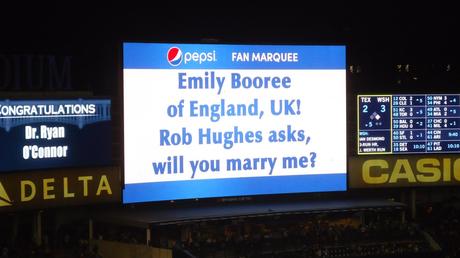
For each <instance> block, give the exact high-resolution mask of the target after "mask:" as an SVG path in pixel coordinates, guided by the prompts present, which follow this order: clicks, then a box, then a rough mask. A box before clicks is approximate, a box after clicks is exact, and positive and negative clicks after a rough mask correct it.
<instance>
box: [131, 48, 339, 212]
mask: <svg viewBox="0 0 460 258" xmlns="http://www.w3.org/2000/svg"><path fill="white" fill-rule="evenodd" d="M345 63H346V61H345V47H344V46H299V45H215V44H212V45H211V44H207V45H204V44H164V43H162V44H158V43H124V44H123V99H124V103H123V107H124V108H123V111H124V175H125V178H124V181H125V189H124V192H123V201H124V203H132V202H147V201H164V200H176V199H191V198H209V197H224V196H242V195H244V196H247V195H259V194H287V193H304V192H324V191H342V190H346V169H347V166H346V158H347V156H346V78H345V77H346V75H345V74H346V72H345V66H346V64H345Z"/></svg>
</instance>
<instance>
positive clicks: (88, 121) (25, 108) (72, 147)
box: [0, 99, 112, 172]
mask: <svg viewBox="0 0 460 258" xmlns="http://www.w3.org/2000/svg"><path fill="white" fill-rule="evenodd" d="M110 106H111V104H110V100H107V99H98V100H83V99H78V100H5V101H0V142H1V144H0V157H1V162H0V172H5V171H15V170H33V169H46V168H59V167H81V166H90V165H109V164H111V156H112V155H111V124H110V120H111V111H110V109H111V107H110Z"/></svg>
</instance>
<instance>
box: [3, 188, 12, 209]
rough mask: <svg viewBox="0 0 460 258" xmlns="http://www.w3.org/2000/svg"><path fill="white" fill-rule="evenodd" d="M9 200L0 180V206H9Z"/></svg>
mask: <svg viewBox="0 0 460 258" xmlns="http://www.w3.org/2000/svg"><path fill="white" fill-rule="evenodd" d="M11 205H12V204H11V200H10V197H9V196H8V194H7V193H6V191H5V188H4V187H3V185H2V182H0V207H4V206H11Z"/></svg>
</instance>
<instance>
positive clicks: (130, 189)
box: [123, 173, 347, 203]
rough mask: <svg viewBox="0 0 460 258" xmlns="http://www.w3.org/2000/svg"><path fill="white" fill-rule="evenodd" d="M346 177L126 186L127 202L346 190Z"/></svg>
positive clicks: (307, 177) (290, 177)
mask: <svg viewBox="0 0 460 258" xmlns="http://www.w3.org/2000/svg"><path fill="white" fill-rule="evenodd" d="M346 181H347V180H346V174H345V173H343V174H323V175H308V176H281V177H250V178H228V179H209V180H197V181H194V182H193V183H192V182H189V181H172V182H158V183H140V184H128V185H125V189H124V191H123V202H124V203H135V202H148V201H167V200H180V199H191V198H209V197H225V196H245V195H261V194H280V193H283V194H289V193H304V192H329V191H344V190H346Z"/></svg>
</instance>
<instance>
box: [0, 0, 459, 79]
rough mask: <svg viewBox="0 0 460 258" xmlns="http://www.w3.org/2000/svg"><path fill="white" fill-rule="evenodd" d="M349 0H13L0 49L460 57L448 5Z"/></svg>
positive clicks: (378, 62) (370, 62)
mask: <svg viewBox="0 0 460 258" xmlns="http://www.w3.org/2000/svg"><path fill="white" fill-rule="evenodd" d="M92 2H96V1H92ZM350 2H351V1H341V2H334V1H321V3H317V2H310V1H305V2H301V3H296V4H293V3H288V2H286V3H285V4H283V3H281V4H280V3H279V2H278V3H277V4H272V5H270V6H267V3H263V2H262V3H259V5H258V6H256V5H255V4H252V6H250V7H247V3H238V2H228V1H227V2H219V3H214V5H215V6H214V8H212V9H210V8H208V7H209V6H207V7H206V8H201V7H197V6H196V5H195V6H185V5H184V4H183V3H179V2H177V3H175V2H174V3H172V4H169V5H168V6H162V7H159V6H155V2H153V1H149V2H140V1H126V2H124V3H119V2H118V1H112V2H108V3H106V4H105V5H104V4H102V3H97V2H96V3H91V2H90V1H87V2H85V1H78V2H77V1H33V2H32V3H31V2H28V1H14V3H10V4H7V5H6V4H3V6H2V7H3V8H0V35H1V37H0V38H1V40H0V53H7V54H8V53H34V52H36V53H51V54H57V55H59V54H62V55H72V56H81V57H83V59H88V58H87V57H93V62H96V64H94V66H96V65H98V66H99V67H108V66H107V65H106V63H114V62H115V60H110V58H112V57H111V56H114V53H116V48H117V45H119V44H120V42H122V41H123V40H131V41H137V40H138V41H165V42H168V41H173V42H186V43H195V42H200V41H201V40H202V39H206V38H213V39H218V40H219V41H218V42H221V43H274V44H279V43H282V44H345V45H346V46H347V56H348V61H347V63H348V64H350V65H352V64H361V65H363V67H366V69H367V70H368V71H369V70H371V72H372V73H374V71H380V70H381V68H380V67H381V66H387V67H389V66H394V64H407V63H412V64H423V65H430V64H447V63H450V64H457V63H459V62H458V58H457V56H460V55H459V50H458V49H459V48H458V46H459V45H460V40H459V39H458V38H460V37H458V35H457V34H458V33H459V31H460V29H459V25H460V18H459V17H460V15H458V11H457V8H454V7H453V4H446V3H441V1H436V2H433V1H432V2H430V3H429V4H428V3H416V4H409V3H404V4H402V3H400V2H401V1H394V2H392V1H381V2H376V1H368V2H369V3H366V4H362V3H350ZM419 2H420V1H419ZM189 5H190V4H189ZM201 6H205V5H204V4H201ZM94 57H95V58H94ZM97 62H102V63H100V64H97ZM104 62H105V63H104ZM372 67H377V68H372ZM114 69H115V68H114ZM372 69H373V70H372ZM98 83H99V82H98ZM101 83H104V82H101ZM107 83H108V84H112V83H114V82H113V81H112V82H107Z"/></svg>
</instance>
